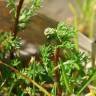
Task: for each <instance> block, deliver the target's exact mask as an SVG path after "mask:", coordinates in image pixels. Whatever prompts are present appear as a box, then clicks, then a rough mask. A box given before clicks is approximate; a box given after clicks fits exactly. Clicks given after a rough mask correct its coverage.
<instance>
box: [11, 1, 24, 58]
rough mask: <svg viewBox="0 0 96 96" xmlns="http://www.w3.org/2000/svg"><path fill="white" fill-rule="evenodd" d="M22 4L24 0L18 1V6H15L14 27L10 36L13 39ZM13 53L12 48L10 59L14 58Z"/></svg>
mask: <svg viewBox="0 0 96 96" xmlns="http://www.w3.org/2000/svg"><path fill="white" fill-rule="evenodd" d="M23 2H24V0H20V1H19V4H18V6H17V12H16V18H15V22H14V26H13V31H12V34H13V36H14V38H13V39H15V38H16V36H17V32H18V23H19V16H20V11H21V8H22V5H23ZM14 52H15V49H14V48H12V50H11V52H10V59H13V58H14Z"/></svg>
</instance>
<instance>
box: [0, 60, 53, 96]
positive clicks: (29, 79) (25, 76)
mask: <svg viewBox="0 0 96 96" xmlns="http://www.w3.org/2000/svg"><path fill="white" fill-rule="evenodd" d="M0 64H2V65H4V66H6V67H8V68H9V69H11V70H12V71H14V72H15V73H16V74H19V75H20V76H22V77H23V78H25V79H27V80H28V81H29V82H31V83H32V84H34V85H35V86H36V87H37V88H39V90H41V91H42V92H43V93H45V94H46V95H47V96H51V94H50V93H49V92H48V91H46V90H45V89H44V88H43V87H42V86H40V85H39V84H37V83H36V82H35V81H34V80H32V79H31V78H29V77H27V75H25V74H23V73H20V72H19V71H18V70H17V69H15V68H14V67H12V66H10V65H8V64H6V63H4V62H2V61H0Z"/></svg>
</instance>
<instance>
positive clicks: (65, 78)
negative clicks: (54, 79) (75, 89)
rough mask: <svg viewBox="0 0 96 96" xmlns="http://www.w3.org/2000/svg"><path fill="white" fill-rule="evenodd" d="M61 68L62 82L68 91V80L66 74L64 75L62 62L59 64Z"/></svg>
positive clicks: (69, 90)
mask: <svg viewBox="0 0 96 96" xmlns="http://www.w3.org/2000/svg"><path fill="white" fill-rule="evenodd" d="M61 69H62V77H63V80H64V81H63V82H64V84H65V86H66V89H67V92H68V93H70V92H71V89H70V87H69V83H68V80H67V76H66V72H65V70H64V65H63V64H62V66H61Z"/></svg>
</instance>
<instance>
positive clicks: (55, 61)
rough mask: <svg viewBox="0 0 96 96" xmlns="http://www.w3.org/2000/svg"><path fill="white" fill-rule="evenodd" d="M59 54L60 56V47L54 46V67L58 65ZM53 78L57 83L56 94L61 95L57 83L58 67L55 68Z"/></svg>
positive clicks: (58, 76)
mask: <svg viewBox="0 0 96 96" xmlns="http://www.w3.org/2000/svg"><path fill="white" fill-rule="evenodd" d="M59 56H60V48H56V53H55V55H54V65H55V67H57V66H58V61H59ZM54 79H55V81H56V83H57V95H56V96H62V89H61V86H60V84H59V83H58V82H59V80H60V74H59V69H57V70H55V77H54Z"/></svg>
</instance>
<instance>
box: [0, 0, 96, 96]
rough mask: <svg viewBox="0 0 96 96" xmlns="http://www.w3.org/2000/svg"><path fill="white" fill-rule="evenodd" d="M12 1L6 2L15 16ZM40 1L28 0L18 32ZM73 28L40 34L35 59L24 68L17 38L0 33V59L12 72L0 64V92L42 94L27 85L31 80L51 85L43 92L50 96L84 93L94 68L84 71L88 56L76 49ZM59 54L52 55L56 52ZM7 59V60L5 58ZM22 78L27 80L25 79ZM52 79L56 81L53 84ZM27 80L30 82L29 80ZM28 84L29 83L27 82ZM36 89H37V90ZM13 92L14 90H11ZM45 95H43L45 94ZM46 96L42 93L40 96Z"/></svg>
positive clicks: (20, 95) (62, 27)
mask: <svg viewBox="0 0 96 96" xmlns="http://www.w3.org/2000/svg"><path fill="white" fill-rule="evenodd" d="M15 2H16V1H15V0H8V6H9V7H10V8H11V9H12V10H11V12H12V14H13V16H14V17H15V16H16V14H17V13H16V5H15ZM40 4H41V0H32V1H30V3H29V4H28V6H29V7H28V6H25V5H24V6H23V7H22V9H21V13H20V17H19V23H18V24H17V25H18V29H20V30H21V29H24V28H25V27H26V26H27V24H28V23H29V21H30V18H31V16H33V15H34V14H35V13H36V12H37V10H38V9H39V8H40ZM76 32H77V31H76V29H74V27H72V26H68V25H66V24H64V23H59V24H58V25H57V27H56V28H47V29H46V30H45V31H44V34H45V36H46V38H47V42H46V43H45V44H44V45H42V46H41V47H40V50H39V53H40V54H39V60H38V61H37V60H36V58H35V57H32V58H31V60H30V62H28V63H27V62H26V64H25V65H24V64H23V62H22V60H21V57H20V56H19V54H17V53H19V52H18V51H20V50H19V48H20V47H21V39H20V38H19V37H18V36H15V37H14V35H13V33H12V32H1V33H0V60H2V61H3V62H5V63H7V65H9V66H12V67H11V69H14V68H16V69H17V70H18V71H17V70H16V69H14V70H15V72H16V73H13V72H12V70H10V69H9V68H10V67H9V68H7V67H8V66H7V67H6V66H4V65H1V63H2V62H0V73H1V74H0V92H3V93H4V92H5V91H4V89H5V88H6V89H7V95H8V96H15V95H16V96H26V95H30V96H35V95H36V96H38V94H39V95H40V96H42V94H43V93H42V92H40V90H39V89H38V88H36V86H35V85H36V84H33V85H32V84H30V82H29V81H30V80H31V78H32V80H33V82H35V81H36V82H37V83H38V84H39V85H41V86H44V88H46V87H45V85H50V84H51V85H52V86H51V87H50V86H49V87H47V88H46V90H48V92H49V93H50V94H51V95H52V96H57V90H58V89H59V88H61V89H62V94H64V95H68V96H69V94H76V96H77V95H78V96H79V95H80V94H81V93H82V94H85V93H84V91H86V87H87V86H88V85H89V84H92V81H94V79H95V76H96V71H95V70H94V68H88V69H86V64H87V63H88V59H89V58H88V57H87V56H86V54H85V53H82V52H80V51H79V50H77V49H76V47H75V43H74V38H75V36H74V35H75V34H76ZM57 49H59V52H58V53H56V50H57ZM11 52H13V53H15V56H14V58H11V55H10V53H11ZM6 57H7V58H6ZM18 72H20V73H21V74H23V77H24V76H27V77H29V79H25V78H23V77H22V75H21V74H17V73H18ZM56 76H57V77H58V78H59V79H58V81H56ZM32 80H31V81H32ZM31 83H32V82H31ZM39 88H40V87H39ZM14 90H15V91H14ZM45 93H46V92H45ZM44 95H46V94H44Z"/></svg>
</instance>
